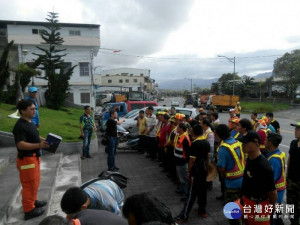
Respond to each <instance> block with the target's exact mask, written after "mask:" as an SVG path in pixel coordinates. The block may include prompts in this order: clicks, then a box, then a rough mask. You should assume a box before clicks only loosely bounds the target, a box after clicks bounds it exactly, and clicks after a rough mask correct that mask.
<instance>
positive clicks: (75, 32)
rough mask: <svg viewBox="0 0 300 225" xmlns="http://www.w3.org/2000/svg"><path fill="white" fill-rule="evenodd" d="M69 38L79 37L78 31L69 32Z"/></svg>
mask: <svg viewBox="0 0 300 225" xmlns="http://www.w3.org/2000/svg"><path fill="white" fill-rule="evenodd" d="M69 35H70V36H80V30H69Z"/></svg>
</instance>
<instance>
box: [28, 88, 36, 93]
mask: <svg viewBox="0 0 300 225" xmlns="http://www.w3.org/2000/svg"><path fill="white" fill-rule="evenodd" d="M37 91H38V89H37V88H36V87H30V88H29V89H28V92H30V93H32V92H37Z"/></svg>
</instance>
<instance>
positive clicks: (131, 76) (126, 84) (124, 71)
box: [95, 68, 155, 93]
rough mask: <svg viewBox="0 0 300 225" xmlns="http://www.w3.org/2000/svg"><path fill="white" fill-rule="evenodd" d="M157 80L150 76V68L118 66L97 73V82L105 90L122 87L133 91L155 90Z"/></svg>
mask: <svg viewBox="0 0 300 225" xmlns="http://www.w3.org/2000/svg"><path fill="white" fill-rule="evenodd" d="M154 82H155V80H153V79H151V78H150V70H147V69H135V68H118V69H110V70H102V71H101V74H96V75H95V84H96V85H99V86H100V89H102V90H104V89H106V90H118V89H119V90H120V88H123V89H124V88H127V89H129V88H130V89H132V90H133V91H145V92H149V93H151V92H154V91H155V84H154Z"/></svg>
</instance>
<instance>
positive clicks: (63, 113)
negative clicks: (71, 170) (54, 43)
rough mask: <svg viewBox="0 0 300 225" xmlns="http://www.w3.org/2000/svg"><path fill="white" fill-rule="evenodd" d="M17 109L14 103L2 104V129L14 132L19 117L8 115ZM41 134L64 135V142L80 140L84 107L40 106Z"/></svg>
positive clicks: (0, 110) (0, 111) (0, 113)
mask: <svg viewBox="0 0 300 225" xmlns="http://www.w3.org/2000/svg"><path fill="white" fill-rule="evenodd" d="M15 111H16V107H15V106H14V105H7V104H3V103H1V104H0V115H1V118H0V130H1V131H6V132H12V130H13V127H14V125H15V123H16V121H17V119H11V118H8V117H7V116H8V115H9V114H12V113H13V112H15ZM39 114H40V123H41V127H40V129H39V132H40V135H41V136H42V137H46V136H47V134H48V133H54V134H57V135H60V136H62V138H63V142H80V141H81V140H79V139H78V137H79V135H80V130H79V117H80V116H81V115H82V114H83V110H82V109H75V108H63V109H62V110H52V109H48V108H46V107H40V108H39Z"/></svg>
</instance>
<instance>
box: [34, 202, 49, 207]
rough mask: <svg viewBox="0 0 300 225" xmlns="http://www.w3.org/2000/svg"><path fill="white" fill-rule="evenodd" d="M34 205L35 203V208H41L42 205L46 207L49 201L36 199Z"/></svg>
mask: <svg viewBox="0 0 300 225" xmlns="http://www.w3.org/2000/svg"><path fill="white" fill-rule="evenodd" d="M34 205H35V208H41V207H44V206H46V205H47V202H46V201H39V200H36V201H35V202H34Z"/></svg>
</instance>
